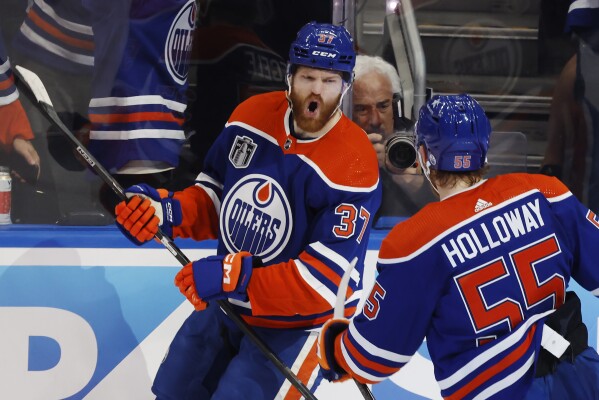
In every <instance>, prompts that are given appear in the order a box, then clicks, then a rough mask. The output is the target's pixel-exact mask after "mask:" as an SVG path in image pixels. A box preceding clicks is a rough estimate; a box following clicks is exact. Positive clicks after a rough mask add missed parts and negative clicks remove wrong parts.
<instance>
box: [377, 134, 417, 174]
mask: <svg viewBox="0 0 599 400" xmlns="http://www.w3.org/2000/svg"><path fill="white" fill-rule="evenodd" d="M385 153H386V155H387V160H389V163H390V164H391V165H393V166H394V167H395V168H399V169H406V168H410V167H412V166H413V165H414V163H416V137H415V135H414V132H413V131H412V130H408V131H400V132H395V133H394V134H393V136H391V137H390V138H389V139H388V140H387V143H386V144H385Z"/></svg>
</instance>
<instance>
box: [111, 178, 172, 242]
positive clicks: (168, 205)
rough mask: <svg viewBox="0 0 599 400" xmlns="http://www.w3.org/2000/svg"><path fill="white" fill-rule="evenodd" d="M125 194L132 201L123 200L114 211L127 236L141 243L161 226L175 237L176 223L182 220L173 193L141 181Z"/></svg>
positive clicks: (170, 235)
mask: <svg viewBox="0 0 599 400" xmlns="http://www.w3.org/2000/svg"><path fill="white" fill-rule="evenodd" d="M125 193H126V194H127V196H128V197H130V199H129V201H128V202H125V201H121V202H120V203H119V204H117V206H116V207H115V210H114V211H115V214H116V222H117V226H118V227H119V229H121V231H123V233H125V236H127V237H128V238H129V239H131V240H132V241H133V242H134V243H135V244H137V245H139V244H142V243H145V242H147V241H148V240H151V239H152V238H153V237H154V235H156V232H158V227H160V229H162V232H164V234H165V235H167V236H169V237H172V235H173V226H177V225H179V224H181V220H182V213H181V205H180V204H179V201H177V200H175V199H174V198H173V197H172V196H173V193H172V192H168V191H166V190H165V189H158V190H156V189H154V188H152V187H151V186H148V185H146V184H143V183H142V184H139V185H134V186H131V187H129V188H128V189H126V190H125Z"/></svg>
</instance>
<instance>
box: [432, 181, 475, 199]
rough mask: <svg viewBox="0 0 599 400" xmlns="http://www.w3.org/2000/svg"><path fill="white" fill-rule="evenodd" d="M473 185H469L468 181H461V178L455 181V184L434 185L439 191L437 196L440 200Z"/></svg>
mask: <svg viewBox="0 0 599 400" xmlns="http://www.w3.org/2000/svg"><path fill="white" fill-rule="evenodd" d="M472 186H473V185H471V184H470V183H468V182H466V181H463V180H461V179H460V180H458V181H457V182H456V185H455V186H451V187H449V186H441V185H436V187H437V191H438V193H439V198H440V199H441V200H444V199H446V198H448V197H451V196H453V195H456V194H458V193H460V192H463V191H464V190H466V189H469V188H470V187H472Z"/></svg>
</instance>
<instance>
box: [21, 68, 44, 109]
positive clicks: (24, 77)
mask: <svg viewBox="0 0 599 400" xmlns="http://www.w3.org/2000/svg"><path fill="white" fill-rule="evenodd" d="M13 74H14V75H15V77H16V78H17V79H18V80H19V81H20V82H21V83H22V86H24V87H25V88H26V89H27V90H28V91H29V92H30V94H31V95H33V97H34V98H35V100H36V101H37V102H38V103H46V104H48V105H50V106H52V101H51V100H50V95H49V94H48V91H46V87H45V86H44V84H43V83H42V80H41V79H40V78H39V76H37V74H36V73H35V72H33V71H30V70H28V69H27V68H24V67H21V66H20V65H15V67H14V68H13Z"/></svg>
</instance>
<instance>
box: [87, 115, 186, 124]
mask: <svg viewBox="0 0 599 400" xmlns="http://www.w3.org/2000/svg"><path fill="white" fill-rule="evenodd" d="M89 118H90V120H91V122H93V123H94V124H102V123H104V124H114V123H127V122H140V121H166V122H176V123H177V124H179V125H183V122H184V119H183V118H177V117H175V116H174V115H173V114H170V113H165V112H139V113H131V114H90V115H89Z"/></svg>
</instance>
